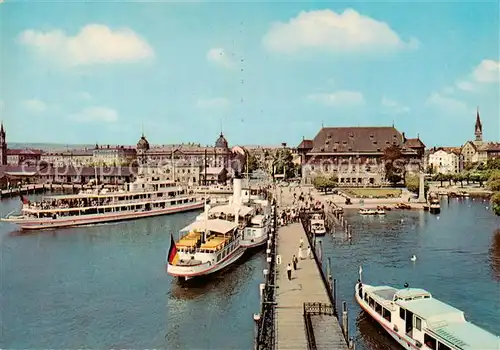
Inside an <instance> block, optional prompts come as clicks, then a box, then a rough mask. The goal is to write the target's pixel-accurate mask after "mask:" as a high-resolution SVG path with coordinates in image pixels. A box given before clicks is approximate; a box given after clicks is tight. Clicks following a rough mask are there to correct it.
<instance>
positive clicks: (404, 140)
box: [402, 132, 406, 143]
mask: <svg viewBox="0 0 500 350" xmlns="http://www.w3.org/2000/svg"><path fill="white" fill-rule="evenodd" d="M402 135H403V143H405V142H406V135H405V133H404V132H403V134H402Z"/></svg>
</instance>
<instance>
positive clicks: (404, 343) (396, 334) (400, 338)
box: [355, 285, 428, 350]
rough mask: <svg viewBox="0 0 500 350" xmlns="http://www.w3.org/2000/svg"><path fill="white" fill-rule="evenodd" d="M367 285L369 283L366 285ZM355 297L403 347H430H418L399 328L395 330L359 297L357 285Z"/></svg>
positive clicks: (414, 348)
mask: <svg viewBox="0 0 500 350" xmlns="http://www.w3.org/2000/svg"><path fill="white" fill-rule="evenodd" d="M365 287H367V285H365ZM355 297H356V302H357V303H358V305H359V306H360V307H361V309H362V310H363V311H364V312H365V313H366V314H368V315H370V317H371V318H372V319H373V320H374V321H376V322H377V323H378V324H379V325H380V326H382V328H384V330H385V331H386V332H387V334H389V335H390V336H391V337H392V338H393V339H394V340H395V341H397V342H398V343H399V345H401V346H402V347H404V348H405V349H413V350H423V349H428V348H427V347H426V346H422V347H420V348H419V347H417V346H416V345H415V344H414V343H413V342H411V341H409V340H406V339H405V338H407V337H406V335H404V334H400V333H399V332H400V331H399V330H398V331H395V330H394V328H393V327H392V325H391V324H390V323H389V322H387V321H386V320H385V319H383V318H382V317H381V316H380V315H378V314H377V313H376V312H375V311H373V310H371V309H370V308H369V307H368V306H367V304H366V302H365V301H364V300H363V299H362V298H360V297H359V293H358V288H357V286H356V288H355Z"/></svg>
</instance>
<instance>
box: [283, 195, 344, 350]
mask: <svg viewBox="0 0 500 350" xmlns="http://www.w3.org/2000/svg"><path fill="white" fill-rule="evenodd" d="M286 197H288V196H286V195H285V196H283V198H281V199H282V200H283V201H282V202H281V204H282V205H284V206H286V205H287V204H289V203H291V201H288V200H287V199H289V198H286ZM301 239H303V241H304V250H303V252H302V257H303V258H304V259H301V258H300V257H299V245H300V240H301ZM307 248H308V239H307V237H306V233H305V231H304V229H303V227H302V224H300V223H294V224H291V225H288V226H284V227H280V228H279V229H278V235H277V254H278V255H279V256H280V257H281V264H279V265H277V277H276V285H277V287H278V290H277V296H276V303H277V306H276V333H277V334H276V348H277V349H283V350H285V349H294V350H295V349H308V348H310V346H309V345H310V343H311V338H312V339H314V343H315V347H316V349H348V346H347V343H346V340H345V338H344V335H343V333H342V329H341V327H340V324H339V322H338V320H337V318H336V317H335V316H333V312H332V313H331V314H330V315H327V314H322V313H321V312H316V313H314V312H313V313H310V314H309V316H308V317H306V316H305V308H306V306H305V304H312V303H318V305H319V304H321V305H328V306H329V307H330V308H331V299H330V297H329V295H328V292H327V290H326V288H325V285H324V283H323V280H322V276H321V274H320V271H319V267H318V265H317V264H316V261H315V259H314V258H310V257H307ZM293 255H295V256H297V258H299V263H298V266H297V271H292V280H291V281H290V280H288V276H287V271H286V267H287V265H288V264H289V263H290V264H291V263H292V257H293ZM331 310H333V309H332V308H331ZM306 319H308V321H309V322H307V321H306ZM307 323H309V324H307ZM308 328H309V329H308ZM308 333H312V334H308Z"/></svg>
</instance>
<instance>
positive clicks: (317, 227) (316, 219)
mask: <svg viewBox="0 0 500 350" xmlns="http://www.w3.org/2000/svg"><path fill="white" fill-rule="evenodd" d="M311 232H312V234H313V235H314V236H317V237H321V236H324V235H326V225H325V219H324V216H323V215H321V214H314V215H313V216H312V218H311Z"/></svg>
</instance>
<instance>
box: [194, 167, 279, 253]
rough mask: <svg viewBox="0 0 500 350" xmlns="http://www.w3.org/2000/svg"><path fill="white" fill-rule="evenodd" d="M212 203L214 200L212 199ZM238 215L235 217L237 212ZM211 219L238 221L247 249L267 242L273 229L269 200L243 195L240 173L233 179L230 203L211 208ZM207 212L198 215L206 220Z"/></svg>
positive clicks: (198, 218) (200, 218) (243, 244)
mask: <svg viewBox="0 0 500 350" xmlns="http://www.w3.org/2000/svg"><path fill="white" fill-rule="evenodd" d="M211 203H212V201H211ZM236 212H237V213H238V217H237V218H235V213H236ZM208 218H209V219H222V220H228V221H235V220H236V221H235V222H237V223H238V230H239V231H240V233H241V245H242V247H245V248H247V249H250V248H256V247H259V246H262V245H264V244H265V243H266V242H267V239H268V235H269V231H270V230H271V213H270V205H269V202H268V201H267V200H265V199H260V198H257V197H256V198H252V197H251V196H249V195H248V193H247V195H246V196H243V191H242V186H241V179H240V178H239V176H238V175H236V176H235V178H234V180H233V195H232V197H231V198H230V199H229V203H227V204H224V205H218V206H214V207H212V208H210V209H209V212H208ZM204 219H205V214H201V215H199V216H198V217H197V220H204Z"/></svg>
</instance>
